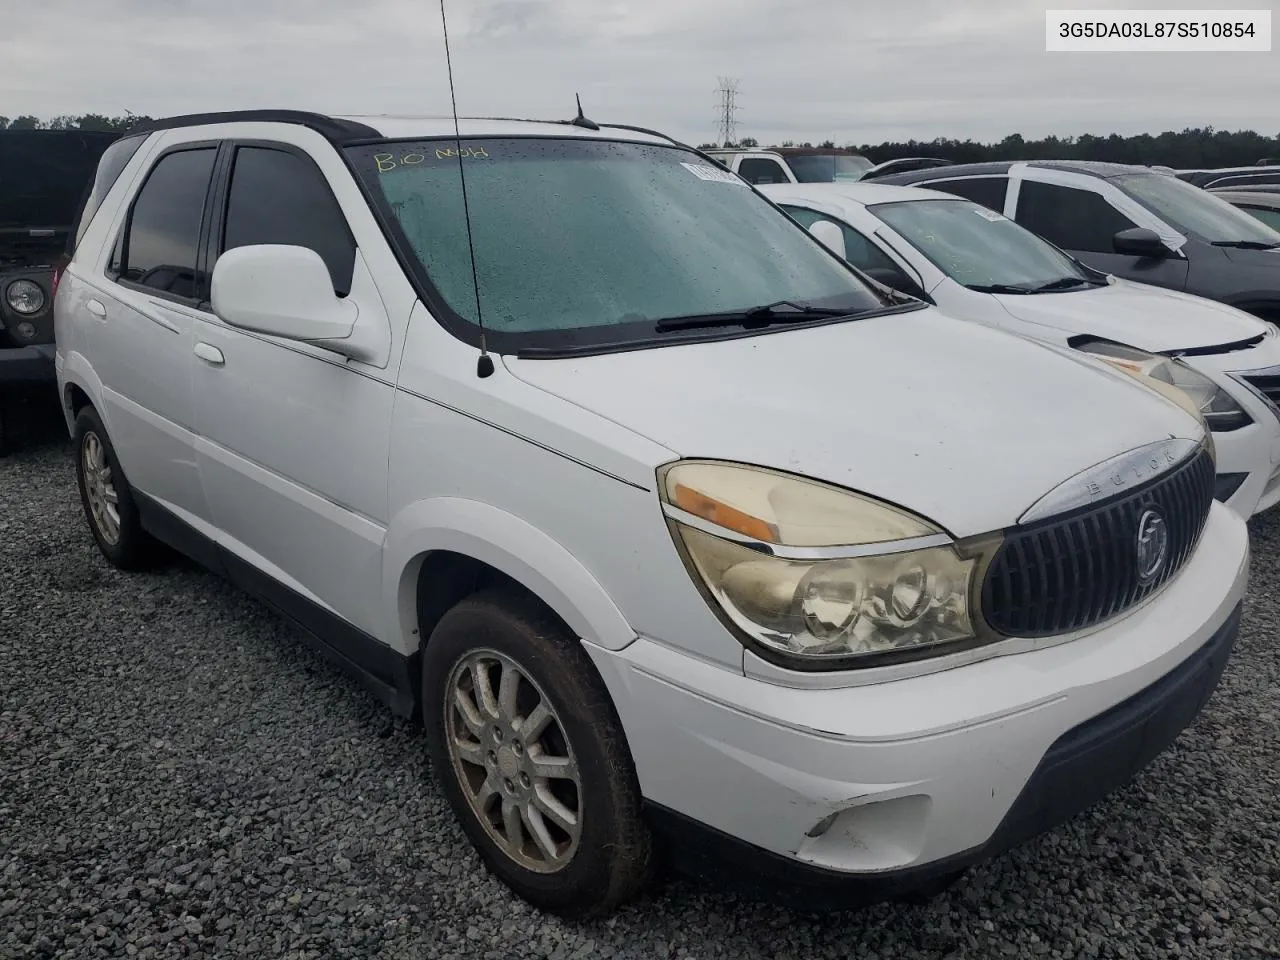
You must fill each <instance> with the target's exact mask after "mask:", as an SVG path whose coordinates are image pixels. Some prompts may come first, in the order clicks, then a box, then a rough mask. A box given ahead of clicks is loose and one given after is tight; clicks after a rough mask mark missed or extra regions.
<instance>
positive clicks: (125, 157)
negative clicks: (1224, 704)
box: [67, 136, 147, 254]
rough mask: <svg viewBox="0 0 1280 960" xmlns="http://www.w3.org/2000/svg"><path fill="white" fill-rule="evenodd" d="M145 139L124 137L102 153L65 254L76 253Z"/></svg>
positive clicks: (141, 137) (143, 137)
mask: <svg viewBox="0 0 1280 960" xmlns="http://www.w3.org/2000/svg"><path fill="white" fill-rule="evenodd" d="M146 139H147V138H146V137H145V136H138V137H126V138H124V139H123V140H117V141H116V142H115V143H113V144H111V146H109V147H107V149H106V150H105V151H103V154H102V156H101V157H100V158H99V159H98V169H97V172H96V173H95V175H94V178H93V183H92V184H90V185H89V190H88V193H87V194H86V195H85V199H84V202H83V203H82V204H81V206H80V213H79V215H78V216H77V217H76V232H75V234H74V236H73V237H72V238H71V241H70V243H69V244H68V245H67V253H71V254H74V253H75V252H76V247H78V246H79V245H80V239H81V238H82V237H83V236H84V232H85V231H86V230H87V229H89V224H90V223H91V222H92V221H93V215H94V214H95V213H97V212H98V207H100V206H102V201H103V200H105V199H106V198H107V194H108V193H110V192H111V188H112V187H114V186H115V185H116V181H117V180H119V179H120V174H122V173H124V168H125V167H127V166H128V165H129V161H130V160H132V159H133V155H134V154H135V153H137V152H138V148H139V147H140V146H142V144H143V143H144V142H145V141H146Z"/></svg>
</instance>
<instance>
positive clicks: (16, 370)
mask: <svg viewBox="0 0 1280 960" xmlns="http://www.w3.org/2000/svg"><path fill="white" fill-rule="evenodd" d="M53 356H54V346H53V344H51V343H50V344H39V345H37V346H31V347H0V386H2V385H4V384H8V383H46V382H47V383H53V382H54V381H55V380H56V379H57V374H56V371H55V369H54V365H53Z"/></svg>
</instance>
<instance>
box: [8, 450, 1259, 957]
mask: <svg viewBox="0 0 1280 960" xmlns="http://www.w3.org/2000/svg"><path fill="white" fill-rule="evenodd" d="M1254 545H1255V551H1256V552H1255V563H1256V566H1255V575H1254V576H1255V580H1254V587H1253V590H1252V596H1251V599H1250V600H1249V602H1248V605H1247V607H1246V612H1245V628H1244V632H1243V635H1242V637H1241V641H1240V645H1239V648H1238V652H1237V654H1236V656H1235V659H1234V662H1233V663H1232V665H1231V667H1230V668H1229V670H1228V672H1227V674H1226V676H1225V678H1224V680H1223V683H1222V686H1221V687H1220V688H1219V690H1218V693H1217V694H1216V696H1215V697H1214V699H1213V700H1212V702H1211V703H1210V705H1209V707H1208V708H1207V711H1206V712H1205V713H1204V714H1203V715H1202V716H1201V717H1200V719H1199V720H1198V721H1197V722H1196V723H1195V725H1194V726H1193V727H1192V728H1191V729H1189V730H1188V731H1187V732H1186V733H1184V734H1183V736H1182V737H1181V738H1180V739H1179V741H1178V742H1177V744H1176V745H1175V747H1174V748H1173V749H1171V750H1170V751H1168V752H1167V753H1166V754H1164V755H1163V756H1161V757H1160V758H1159V759H1158V760H1157V761H1156V762H1155V763H1154V764H1153V765H1152V767H1150V768H1149V769H1148V770H1147V771H1146V772H1145V773H1144V774H1143V775H1142V776H1141V777H1140V778H1139V779H1138V781H1137V782H1136V783H1135V784H1133V785H1132V786H1130V787H1129V788H1128V789H1126V790H1124V791H1123V792H1122V793H1120V794H1118V795H1116V796H1115V797H1113V798H1112V799H1111V800H1110V801H1109V802H1106V803H1104V804H1102V805H1101V806H1100V807H1098V808H1096V809H1094V810H1092V811H1090V812H1088V813H1086V814H1083V815H1081V816H1080V817H1077V818H1076V819H1075V820H1074V821H1072V822H1071V823H1069V824H1067V825H1066V826H1065V827H1064V828H1062V829H1059V830H1057V831H1056V832H1054V833H1052V834H1049V835H1047V836H1045V837H1044V838H1042V839H1040V840H1039V841H1037V842H1034V843H1032V844H1030V845H1029V846H1026V847H1024V848H1021V849H1019V850H1017V851H1015V852H1013V853H1012V854H1009V855H1006V856H1004V857H1001V858H999V859H997V860H995V861H994V862H992V863H990V864H987V865H984V866H982V867H979V868H976V869H975V870H974V871H972V872H971V873H970V874H969V875H968V876H967V877H966V878H965V879H963V880H962V881H961V882H960V883H959V884H958V885H957V886H955V887H953V888H952V889H951V890H949V891H948V892H947V893H945V894H943V895H942V896H940V897H939V898H937V899H936V900H934V901H933V902H931V903H930V904H928V905H926V906H907V905H886V906H880V907H876V908H873V909H870V910H867V911H863V912H861V913H849V914H838V915H828V916H825V917H816V916H807V915H804V914H798V913H793V912H786V911H782V910H779V909H775V908H772V907H770V906H768V905H765V904H761V903H756V902H750V901H745V900H738V899H734V898H731V897H728V896H726V895H724V894H721V893H719V892H718V891H717V890H715V889H713V888H710V887H708V886H706V885H702V884H700V883H695V882H692V881H685V880H675V881H672V882H669V883H667V884H666V885H665V886H662V887H660V888H658V889H657V890H656V891H655V892H654V893H653V894H652V895H651V896H650V897H649V898H648V899H646V900H644V901H642V902H640V903H638V904H635V905H633V906H631V907H629V908H627V909H626V910H624V911H623V912H622V913H620V914H619V915H618V916H616V917H615V918H613V919H611V920H609V921H607V922H601V923H593V924H586V925H579V924H570V923H564V922H561V921H559V920H557V919H550V918H546V917H543V916H541V915H539V914H537V913H535V912H534V911H532V910H531V909H529V908H528V907H526V906H524V905H523V904H522V903H520V902H519V901H517V900H515V899H514V898H513V897H512V896H510V895H509V894H508V893H507V892H506V891H505V888H503V887H502V886H501V885H500V884H499V883H497V882H496V881H495V880H492V879H490V878H489V877H488V876H486V875H485V873H484V872H483V870H482V869H481V867H480V866H479V862H478V860H477V858H476V857H475V856H474V855H473V854H472V852H471V850H470V848H469V847H468V845H467V844H466V842H465V840H464V839H463V837H462V834H461V832H460V831H459V829H458V828H457V827H456V826H455V825H454V822H453V820H452V817H451V815H450V813H449V811H448V809H447V807H446V805H445V802H444V800H443V798H442V797H441V796H440V793H439V791H438V790H437V789H436V787H435V786H434V785H433V783H432V781H431V779H430V772H429V770H428V769H427V764H426V761H425V759H424V748H423V742H422V739H421V736H420V734H419V733H418V732H417V730H415V729H414V728H413V727H412V726H411V725H408V724H404V723H400V722H398V721H394V722H393V721H392V720H391V718H390V716H389V714H387V713H386V712H385V711H384V710H383V709H382V708H381V707H380V706H379V705H378V704H377V703H376V702H375V701H374V700H373V699H372V698H371V697H370V696H369V695H367V694H365V693H364V692H363V691H362V690H361V689H360V688H359V687H358V686H357V685H356V684H355V683H354V682H352V681H350V680H348V679H346V678H345V677H344V676H343V675H341V674H339V673H338V672H337V671H336V670H335V669H334V668H332V667H330V666H329V665H328V664H327V663H326V662H325V661H323V660H321V659H319V658H318V657H316V656H314V655H312V654H311V653H310V652H309V651H308V650H307V648H306V647H304V646H303V645H302V644H301V642H300V641H299V640H298V638H297V637H296V635H295V634H294V633H293V632H292V631H291V629H290V628H288V627H287V626H285V625H283V624H282V623H281V621H279V620H278V619H277V618H276V617H274V616H273V615H272V614H270V613H268V612H266V611H265V610H264V609H263V608H261V607H259V606H258V605H257V604H256V603H254V602H253V601H251V600H249V599H247V598H246V597H244V596H243V595H242V594H240V593H238V592H237V591H236V590H234V589H233V588H231V587H229V586H227V585H225V584H223V583H221V582H220V581H218V580H217V579H215V578H213V577H211V576H209V575H207V574H205V573H203V572H200V571H198V570H195V569H192V568H189V567H185V566H176V567H174V568H172V569H170V570H168V571H166V572H162V573H160V574H152V575H145V576H136V575H135V576H130V575H124V574H120V573H118V572H116V571H114V570H112V569H111V568H109V567H108V566H107V565H106V563H105V562H104V561H103V560H102V559H101V558H100V557H99V555H98V553H97V551H96V549H95V548H94V546H93V544H92V541H91V540H90V537H89V534H88V532H87V530H86V528H85V523H84V519H83V516H82V514H81V512H80V506H79V503H78V500H77V498H76V493H75V484H74V480H73V474H72V467H71V454H70V450H69V447H68V445H67V444H66V443H64V442H62V441H61V440H60V439H59V438H57V437H56V436H54V437H53V438H52V439H49V440H46V441H44V442H42V443H40V444H38V445H37V446H36V447H34V448H31V449H28V450H27V451H25V452H21V453H19V454H18V455H16V456H14V457H13V458H10V459H8V460H3V461H0V957H3V958H18V957H111V958H118V957H132V956H138V957H194V956H208V957H252V958H255V960H257V958H262V957H290V958H295V957H296V958H302V957H308V958H310V957H316V958H320V957H323V958H330V957H388V958H398V957H405V958H408V957H414V958H430V957H466V958H495V960H497V958H500V960H507V958H523V957H551V958H575V960H577V958H586V957H636V958H640V957H644V958H654V957H663V958H667V957H726V958H734V960H746V958H756V957H760V958H765V957H767V958H775V960H782V958H794V960H801V958H804V960H813V958H819V957H849V956H857V957H861V958H864V960H875V958H880V960H888V958H897V957H904V958H908V957H911V958H914V957H932V958H962V957H963V958H982V960H988V958H999V957H1065V958H1092V957H1167V956H1177V957H1191V956H1195V957H1213V958H1215V960H1243V958H1260V957H1277V956H1280V923H1277V914H1276V910H1277V906H1278V905H1280V826H1278V825H1277V822H1278V819H1280V817H1278V815H1277V809H1278V808H1277V795H1278V790H1277V787H1278V785H1280V739H1278V738H1277V731H1278V730H1280V693H1278V691H1280V666H1278V664H1280V658H1278V657H1277V654H1276V650H1275V648H1274V638H1275V635H1276V628H1277V621H1278V620H1280V609H1278V608H1277V605H1276V603H1275V602H1274V601H1273V599H1272V597H1273V595H1274V594H1273V591H1274V589H1275V587H1276V578H1277V574H1276V572H1275V566H1276V559H1277V554H1278V552H1280V517H1278V518H1276V519H1270V520H1267V519H1264V520H1262V521H1261V522H1256V523H1255V529H1254Z"/></svg>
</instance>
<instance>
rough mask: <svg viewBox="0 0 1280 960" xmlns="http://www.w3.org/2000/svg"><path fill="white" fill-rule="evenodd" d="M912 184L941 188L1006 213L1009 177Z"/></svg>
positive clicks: (933, 188) (928, 187)
mask: <svg viewBox="0 0 1280 960" xmlns="http://www.w3.org/2000/svg"><path fill="white" fill-rule="evenodd" d="M912 186H920V187H925V188H926V189H929V190H941V191H943V192H944V193H950V194H952V195H953V196H957V197H964V198H965V199H966V200H972V201H973V202H974V203H980V204H982V205H983V206H984V207H988V208H990V209H992V210H995V211H996V212H997V213H1004V197H1005V194H1006V193H1008V191H1009V178H1008V177H965V178H963V179H959V180H932V181H930V182H929V183H919V184H912Z"/></svg>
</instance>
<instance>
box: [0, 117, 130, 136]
mask: <svg viewBox="0 0 1280 960" xmlns="http://www.w3.org/2000/svg"><path fill="white" fill-rule="evenodd" d="M150 119H151V118H150V117H146V116H141V115H140V114H136V113H127V114H125V115H124V116H123V117H108V116H106V115H105V114H101V113H85V114H81V115H80V116H78V117H75V116H69V115H68V116H59V117H54V118H52V119H51V120H43V119H41V118H40V117H32V116H29V115H23V116H21V117H14V118H13V119H10V118H9V117H0V130H91V131H95V132H106V133H124V132H125V131H126V130H128V129H129V128H130V127H132V126H133V125H134V124H138V123H145V122H147V121H148V120H150Z"/></svg>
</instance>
